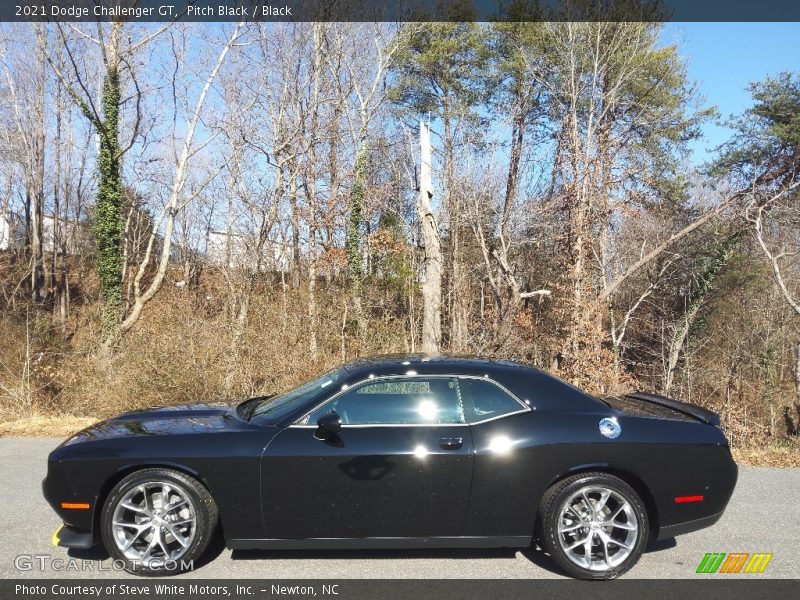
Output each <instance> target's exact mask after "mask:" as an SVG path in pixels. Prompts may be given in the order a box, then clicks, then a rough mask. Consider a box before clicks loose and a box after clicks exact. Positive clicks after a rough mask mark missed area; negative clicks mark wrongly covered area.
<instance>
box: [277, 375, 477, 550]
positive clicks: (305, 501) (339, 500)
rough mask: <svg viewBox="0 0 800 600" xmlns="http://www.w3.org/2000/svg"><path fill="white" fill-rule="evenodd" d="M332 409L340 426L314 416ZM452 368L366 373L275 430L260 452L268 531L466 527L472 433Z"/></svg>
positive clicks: (370, 532) (357, 532)
mask: <svg viewBox="0 0 800 600" xmlns="http://www.w3.org/2000/svg"><path fill="white" fill-rule="evenodd" d="M330 411H336V413H338V415H339V418H340V419H341V423H342V426H341V430H340V431H339V432H338V434H337V435H335V436H333V437H331V438H328V439H320V438H319V437H318V436H317V435H315V434H316V433H318V432H317V427H316V425H315V424H316V422H317V419H318V418H319V417H320V416H322V415H325V414H327V413H329V412H330ZM465 421H466V419H465V417H464V408H463V404H462V402H461V397H460V393H459V390H458V384H457V382H456V379H455V378H453V377H441V376H403V377H385V378H376V379H369V380H366V381H363V382H361V383H358V384H355V385H353V386H350V387H349V388H346V389H343V390H342V391H341V392H339V393H338V394H337V395H335V396H334V397H333V398H331V399H330V400H329V401H327V402H326V403H325V404H324V405H323V406H321V407H318V408H317V409H315V410H314V411H312V412H311V413H310V414H308V415H307V416H306V417H305V418H304V419H301V420H300V421H298V422H297V423H296V424H294V425H291V426H289V427H287V428H286V429H284V430H283V431H282V432H281V433H279V434H278V435H277V436H276V437H275V438H274V439H273V440H272V442H271V443H270V444H269V446H268V447H267V448H266V450H265V452H264V456H263V458H262V477H261V496H262V510H263V515H264V526H265V530H266V535H267V537H268V538H272V539H276V538H277V539H286V538H290V539H297V538H366V537H434V536H437V537H438V536H457V535H459V534H460V533H461V530H462V527H463V524H464V519H465V515H466V510H467V505H468V502H469V493H470V483H471V478H472V462H473V453H472V439H471V435H470V431H469V427H468V425H467V424H466V422H465Z"/></svg>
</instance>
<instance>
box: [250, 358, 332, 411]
mask: <svg viewBox="0 0 800 600" xmlns="http://www.w3.org/2000/svg"><path fill="white" fill-rule="evenodd" d="M345 373H347V370H346V369H345V368H344V367H339V368H338V369H334V370H333V371H330V372H329V373H325V374H324V375H322V376H321V377H316V378H314V379H312V380H311V381H307V382H305V383H304V384H302V385H301V386H299V387H296V388H294V389H293V390H289V391H288V392H285V393H283V394H278V395H277V396H272V397H271V398H267V399H265V400H263V401H262V402H261V403H260V404H259V405H258V406H257V407H256V408H255V410H254V411H253V413H252V414H251V416H250V420H253V419H254V418H256V417H267V418H268V419H269V420H270V421H273V422H274V421H277V420H278V419H280V418H282V417H285V416H286V415H288V414H290V413H292V412H294V411H295V410H296V409H297V408H299V407H301V406H303V405H304V404H305V403H306V402H308V401H309V400H312V399H313V398H315V397H316V396H317V395H318V394H319V393H320V392H322V390H324V389H325V388H327V387H328V386H331V385H334V384H335V383H336V382H337V381H339V380H340V379H342V377H344V375H345Z"/></svg>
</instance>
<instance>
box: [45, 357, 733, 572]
mask: <svg viewBox="0 0 800 600" xmlns="http://www.w3.org/2000/svg"><path fill="white" fill-rule="evenodd" d="M736 477H737V468H736V464H735V463H734V462H733V459H732V458H731V453H730V450H729V447H728V443H727V441H726V439H725V436H724V435H723V433H722V431H721V429H720V428H719V417H718V415H717V414H716V413H713V412H711V411H708V410H705V409H703V408H701V407H698V406H695V405H692V404H686V403H682V402H678V401H675V400H671V399H669V398H665V397H662V396H656V395H650V394H642V393H637V394H631V395H628V396H622V397H608V398H602V399H597V398H595V397H592V396H590V395H588V394H585V393H583V392H581V391H580V390H578V389H576V388H575V387H572V386H571V385H569V384H566V383H564V382H563V381H561V380H559V379H557V378H555V377H553V376H551V375H548V374H547V373H544V372H542V371H539V370H536V369H533V368H529V367H526V366H523V365H520V364H516V363H511V362H505V361H491V360H485V359H477V358H456V357H447V356H418V355H413V356H386V357H378V358H374V359H364V360H359V361H356V362H352V363H350V364H347V365H344V366H342V367H339V368H337V369H335V370H333V371H331V372H329V373H326V374H324V375H322V376H321V377H318V378H315V379H313V380H311V381H309V382H307V383H305V384H304V385H301V386H300V387H298V388H295V389H293V390H290V391H288V392H286V393H284V394H281V395H278V396H272V397H259V398H252V399H249V400H246V401H244V402H242V403H241V404H239V405H238V406H227V405H200V404H196V405H184V406H167V407H162V408H154V409H148V410H140V411H134V412H129V413H125V414H122V415H120V416H118V417H116V418H113V419H109V420H107V421H104V422H101V423H98V424H96V425H94V426H92V427H89V428H88V429H85V430H83V431H81V432H80V433H78V434H76V435H74V436H73V437H71V438H69V439H68V440H66V441H65V442H64V443H62V444H61V445H60V446H59V447H58V448H56V449H55V450H54V451H53V452H52V453H51V454H50V457H49V462H48V471H47V477H46V479H45V480H44V482H43V490H44V495H45V497H46V498H47V500H48V502H49V503H50V504H51V505H52V507H53V508H54V509H55V511H56V512H57V513H58V514H59V516H60V517H61V518H62V520H63V521H64V525H63V526H62V527H61V529H60V530H59V531H58V532H56V534H55V536H54V540H55V541H56V542H57V543H58V544H59V545H61V546H66V547H79V548H87V547H90V546H92V545H94V544H96V543H98V542H101V543H102V544H103V545H104V546H105V548H106V550H107V551H108V553H109V554H110V555H111V557H113V558H115V559H120V560H123V561H125V564H126V565H128V569H129V570H130V571H132V572H135V573H139V574H143V575H157V574H162V573H164V572H166V570H168V569H175V565H176V564H177V565H186V564H191V561H194V560H195V559H197V558H198V557H200V556H201V555H202V553H203V552H204V551H205V550H206V548H207V546H208V544H209V541H210V540H211V538H212V536H213V535H214V534H215V532H216V531H217V530H218V529H219V530H221V532H222V535H223V536H224V539H225V542H226V544H227V546H228V547H229V548H234V549H251V548H272V549H300V548H309V549H336V548H350V549H352V548H445V547H446V548H498V547H512V548H513V547H527V546H529V545H531V544H532V543H536V544H538V545H539V546H540V547H541V548H542V549H543V550H544V551H545V552H547V553H548V554H549V555H550V556H551V557H552V559H553V560H554V561H555V563H557V565H558V566H559V567H561V569H562V570H563V571H565V572H566V573H567V574H569V575H571V576H573V577H580V578H586V579H610V578H613V577H616V576H618V575H620V574H621V573H623V572H625V571H626V570H628V569H629V568H630V567H631V566H633V565H634V564H635V563H636V561H637V560H638V559H639V557H640V556H641V554H642V552H643V551H644V549H645V546H646V545H647V544H648V542H649V541H651V540H655V539H663V538H669V537H673V536H675V535H677V534H681V533H686V532H690V531H694V530H697V529H700V528H703V527H708V526H710V525H713V524H714V523H715V522H716V521H717V520H718V519H719V518H720V516H721V515H722V513H723V511H724V510H725V507H726V505H727V503H728V500H729V499H730V497H731V494H732V493H733V488H734V486H735V484H736Z"/></svg>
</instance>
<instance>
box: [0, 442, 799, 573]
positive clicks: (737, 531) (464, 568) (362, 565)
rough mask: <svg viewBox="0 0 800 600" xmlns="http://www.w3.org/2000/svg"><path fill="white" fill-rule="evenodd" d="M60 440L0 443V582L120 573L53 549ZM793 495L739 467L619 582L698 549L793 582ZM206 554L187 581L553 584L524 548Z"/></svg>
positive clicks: (96, 553) (776, 472)
mask: <svg viewBox="0 0 800 600" xmlns="http://www.w3.org/2000/svg"><path fill="white" fill-rule="evenodd" d="M58 442H59V440H56V439H50V438H39V439H24V438H23V439H19V438H0V507H1V508H2V510H0V578H10V577H109V576H118V575H119V574H118V573H114V572H111V573H110V572H109V571H108V570H106V571H101V570H99V569H100V568H105V569H108V568H109V564H110V561H108V559H107V556H106V555H105V554H104V553H103V552H102V551H100V550H99V549H93V550H89V551H80V552H79V551H74V550H72V551H69V553H68V551H67V550H66V549H64V548H54V547H53V546H51V543H50V538H51V535H52V533H53V531H54V530H55V529H56V527H57V526H58V525H59V524H60V522H59V519H58V518H57V517H56V515H55V513H53V511H52V510H51V509H50V507H49V506H48V505H47V503H46V502H45V501H44V499H43V498H42V495H41V490H40V483H41V480H42V478H43V477H44V475H45V470H46V457H47V454H48V452H49V451H50V450H51V449H52V448H54V447H55V446H56V445H57V444H58ZM799 498H800V469H765V468H742V469H740V472H739V484H738V486H737V488H736V492H735V493H734V496H733V499H732V500H731V503H730V505H729V506H728V510H727V512H726V513H725V515H724V517H723V518H722V520H721V521H720V522H719V523H718V524H717V525H716V526H714V527H713V528H711V529H706V530H704V531H699V532H697V533H693V534H689V535H685V536H681V537H678V538H677V539H676V540H671V541H669V542H667V543H660V544H659V545H658V546H657V547H655V548H651V549H650V550H649V551H648V552H647V553H646V554H645V555H644V556H643V557H642V559H641V561H640V562H639V564H638V565H637V566H636V567H634V569H632V570H631V571H630V572H629V573H628V574H627V575H626V577H631V578H636V577H638V578H682V577H695V576H696V575H695V574H694V570H695V569H696V567H697V565H698V564H699V562H700V560H701V559H702V557H703V555H704V554H705V553H706V552H772V553H774V555H775V556H774V558H773V559H772V562H771V563H770V564H769V566H768V568H767V570H766V572H765V573H764V574H763V575H760V576H759V577H783V578H800V559H798V557H800V507H798V504H797V502H798V499H799ZM20 554H26V555H39V554H47V555H51V556H52V557H54V558H62V559H68V558H69V557H74V558H77V559H79V561H80V562H82V559H88V560H87V562H86V564H87V565H91V566H93V567H94V568H95V570H94V571H66V572H55V571H53V570H52V569H46V570H40V569H38V568H34V569H32V570H30V571H20V570H18V569H17V568H16V567H15V556H17V555H20ZM211 556H212V557H213V559H212V560H210V561H209V562H208V563H207V564H204V565H202V566H200V568H198V569H197V570H196V571H195V575H194V576H195V577H205V578H215V577H235V578H246V577H259V578H287V579H288V578H325V579H328V578H365V577H385V578H394V577H398V578H402V577H411V578H459V579H460V578H554V577H560V575H559V574H558V573H556V572H554V571H553V567H552V566H551V564H550V562H549V559H548V558H547V556H545V555H543V554H542V553H541V552H538V551H529V550H526V551H514V550H485V551H478V550H458V551H455V550H454V551H445V550H441V551H433V550H425V551H359V552H353V551H346V552H345V551H328V552H312V551H305V552H285V551H269V552H267V551H246V552H245V551H235V552H231V551H230V550H227V549H225V548H224V547H222V544H217V545H216V547H215V548H214V549H213V552H212V553H211ZM77 563H78V561H76V562H74V563H72V564H73V565H75V564H77ZM123 575H126V574H124V573H123ZM185 576H189V577H191V576H192V574H187V575H185ZM716 577H720V576H719V575H717V576H716ZM725 577H729V576H725ZM746 577H753V576H746Z"/></svg>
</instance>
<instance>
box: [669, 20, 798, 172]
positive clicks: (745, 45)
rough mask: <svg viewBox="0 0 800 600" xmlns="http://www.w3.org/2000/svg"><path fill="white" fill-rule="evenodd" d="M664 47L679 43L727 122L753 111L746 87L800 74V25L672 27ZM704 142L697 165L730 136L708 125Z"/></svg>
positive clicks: (698, 150)
mask: <svg viewBox="0 0 800 600" xmlns="http://www.w3.org/2000/svg"><path fill="white" fill-rule="evenodd" d="M662 42H663V43H664V44H671V43H676V44H677V45H678V51H679V53H680V54H681V55H682V56H684V57H685V58H686V59H687V60H688V68H689V76H690V77H691V78H692V79H693V80H695V81H697V82H698V84H699V90H700V93H701V94H702V95H703V96H704V97H705V99H706V104H708V105H716V106H717V107H718V109H719V111H720V114H721V115H722V116H723V117H728V116H730V115H731V114H735V113H739V112H741V111H742V110H744V109H745V108H747V107H748V106H750V105H751V99H750V96H749V94H748V93H747V91H746V90H745V87H746V86H747V84H748V83H750V82H751V81H758V80H761V79H764V78H765V77H766V76H767V75H774V74H776V73H779V72H780V71H800V23H668V24H667V25H666V26H665V28H664V31H663V34H662ZM704 134H705V139H704V140H700V141H698V142H697V143H695V144H694V152H695V161H696V162H698V163H700V162H703V161H704V159H705V158H706V157H707V156H708V151H709V150H711V149H713V147H715V146H717V145H719V144H720V143H722V142H724V141H725V140H726V139H728V137H729V136H730V130H728V129H727V128H725V127H721V126H718V125H716V124H709V125H707V126H706V127H705V130H704Z"/></svg>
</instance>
